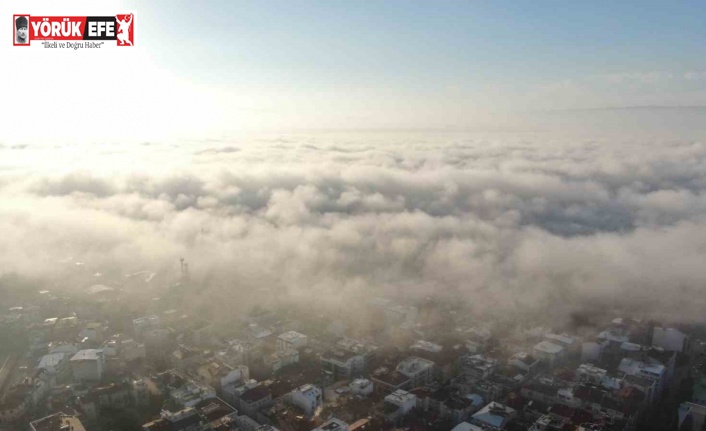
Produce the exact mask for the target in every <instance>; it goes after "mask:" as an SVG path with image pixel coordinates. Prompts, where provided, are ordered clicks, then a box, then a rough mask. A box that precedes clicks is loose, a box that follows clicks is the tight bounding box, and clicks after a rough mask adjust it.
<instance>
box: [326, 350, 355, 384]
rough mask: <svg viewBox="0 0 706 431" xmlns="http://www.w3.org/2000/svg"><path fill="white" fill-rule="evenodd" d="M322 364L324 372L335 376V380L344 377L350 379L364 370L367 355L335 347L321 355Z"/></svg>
mask: <svg viewBox="0 0 706 431" xmlns="http://www.w3.org/2000/svg"><path fill="white" fill-rule="evenodd" d="M321 365H322V366H323V369H324V372H326V373H329V374H331V375H332V376H333V379H334V381H335V380H338V379H342V378H346V379H350V378H351V377H354V376H357V375H359V374H360V373H362V372H363V369H364V367H365V356H364V355H363V354H362V353H355V352H352V351H350V350H344V349H339V348H333V349H329V350H327V351H326V352H324V353H323V354H322V355H321Z"/></svg>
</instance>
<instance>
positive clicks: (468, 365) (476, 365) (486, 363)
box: [461, 353, 498, 380]
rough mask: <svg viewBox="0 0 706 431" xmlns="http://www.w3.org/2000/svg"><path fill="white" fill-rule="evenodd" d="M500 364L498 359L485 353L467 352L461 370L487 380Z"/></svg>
mask: <svg viewBox="0 0 706 431" xmlns="http://www.w3.org/2000/svg"><path fill="white" fill-rule="evenodd" d="M497 365H498V361H497V359H492V358H488V357H486V356H483V355H473V354H470V353H467V354H466V355H464V356H463V357H462V358H461V371H462V373H464V374H467V375H469V376H471V377H472V378H475V379H479V380H485V379H487V378H488V377H490V376H491V375H492V374H493V372H494V371H495V368H496V367H497Z"/></svg>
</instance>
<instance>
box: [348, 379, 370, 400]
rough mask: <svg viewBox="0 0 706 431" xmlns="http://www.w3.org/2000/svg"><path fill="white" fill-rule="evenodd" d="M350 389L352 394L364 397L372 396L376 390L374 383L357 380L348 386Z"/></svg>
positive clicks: (366, 380)
mask: <svg viewBox="0 0 706 431" xmlns="http://www.w3.org/2000/svg"><path fill="white" fill-rule="evenodd" d="M348 387H349V388H350V390H351V393H352V394H354V395H361V396H364V397H367V396H368V395H370V394H372V393H373V390H374V385H373V382H371V381H370V380H368V379H355V380H353V381H352V382H351V383H350V384H349V385H348Z"/></svg>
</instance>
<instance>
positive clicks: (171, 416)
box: [142, 407, 201, 431]
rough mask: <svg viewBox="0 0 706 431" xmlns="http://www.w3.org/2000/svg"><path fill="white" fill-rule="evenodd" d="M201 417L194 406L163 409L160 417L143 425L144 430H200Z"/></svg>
mask: <svg viewBox="0 0 706 431" xmlns="http://www.w3.org/2000/svg"><path fill="white" fill-rule="evenodd" d="M200 426H201V417H200V416H199V414H198V412H197V411H196V409H195V408H193V407H188V408H185V409H183V410H179V411H178V412H170V411H169V410H162V412H161V413H160V417H159V419H156V420H154V421H152V422H148V423H146V424H144V425H142V430H143V431H163V430H164V431H172V430H176V431H198V429H199V428H200Z"/></svg>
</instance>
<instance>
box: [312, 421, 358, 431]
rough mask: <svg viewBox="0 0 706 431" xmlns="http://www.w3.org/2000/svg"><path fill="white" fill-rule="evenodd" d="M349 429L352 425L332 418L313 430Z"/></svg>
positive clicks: (334, 430) (343, 430)
mask: <svg viewBox="0 0 706 431" xmlns="http://www.w3.org/2000/svg"><path fill="white" fill-rule="evenodd" d="M349 429H350V427H349V425H348V424H347V423H345V422H343V421H342V420H339V419H336V418H332V419H329V420H327V421H326V422H324V423H323V424H321V425H320V426H318V427H316V428H314V429H313V430H311V431H348V430H349Z"/></svg>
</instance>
